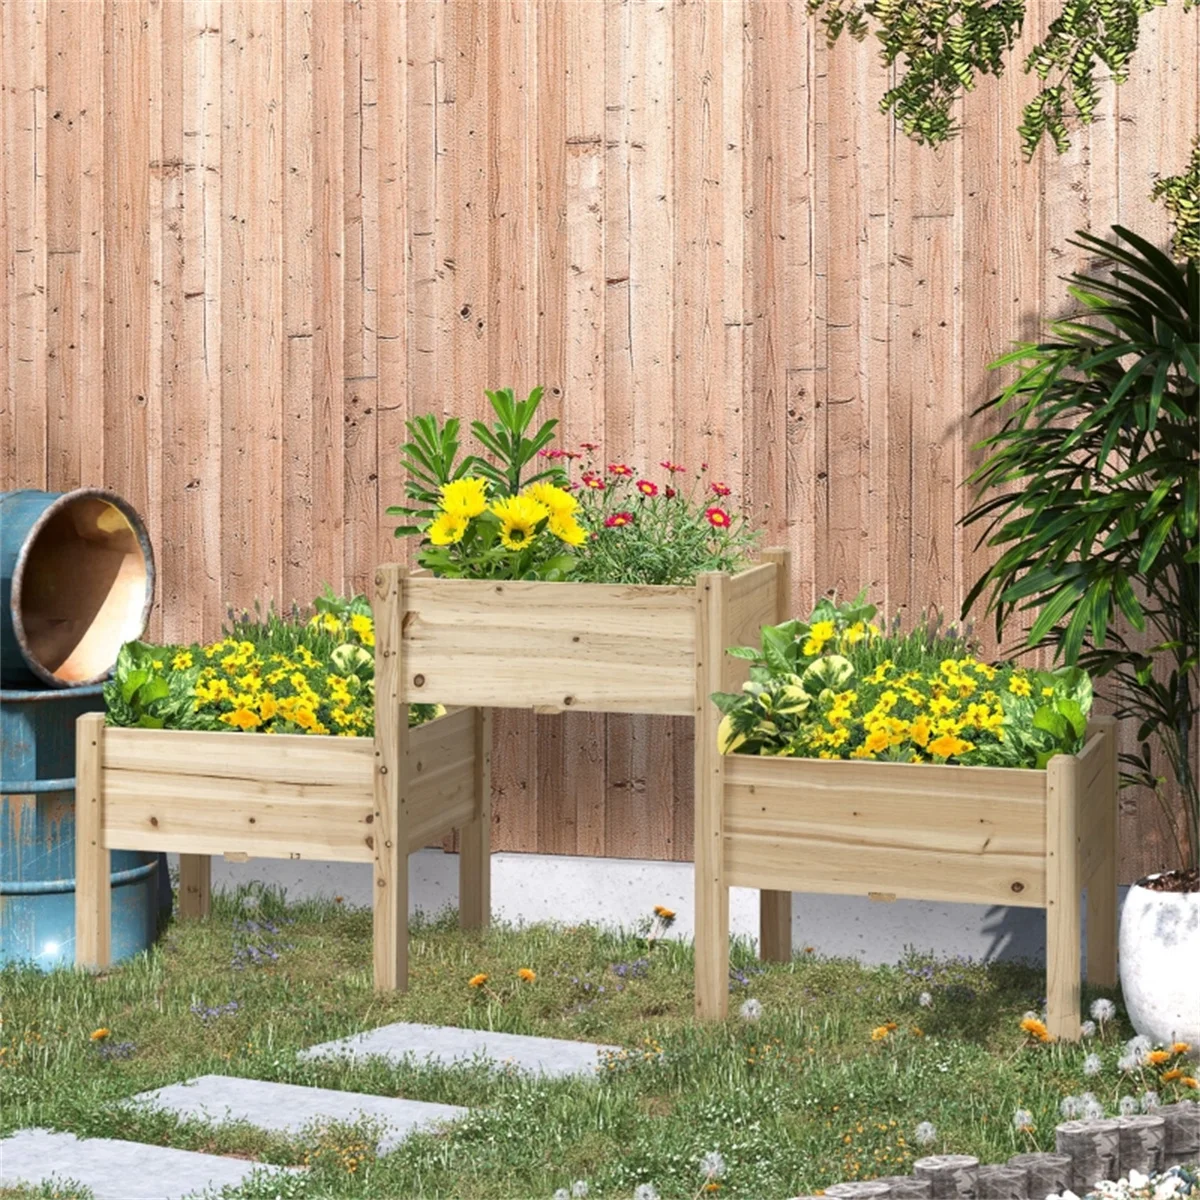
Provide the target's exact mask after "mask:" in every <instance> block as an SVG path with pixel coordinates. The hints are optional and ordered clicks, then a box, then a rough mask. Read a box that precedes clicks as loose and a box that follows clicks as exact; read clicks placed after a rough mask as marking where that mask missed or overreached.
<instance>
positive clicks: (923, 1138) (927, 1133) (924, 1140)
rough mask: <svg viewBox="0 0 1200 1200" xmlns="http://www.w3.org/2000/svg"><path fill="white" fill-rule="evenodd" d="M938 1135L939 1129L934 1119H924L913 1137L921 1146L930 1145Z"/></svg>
mask: <svg viewBox="0 0 1200 1200" xmlns="http://www.w3.org/2000/svg"><path fill="white" fill-rule="evenodd" d="M936 1137H937V1129H936V1128H935V1127H934V1124H933V1122H932V1121H922V1122H921V1123H920V1125H918V1126H917V1127H916V1129H914V1130H913V1139H914V1140H915V1141H916V1142H917V1143H918V1145H921V1146H928V1145H929V1144H930V1142H932V1141H933V1140H934V1138H936Z"/></svg>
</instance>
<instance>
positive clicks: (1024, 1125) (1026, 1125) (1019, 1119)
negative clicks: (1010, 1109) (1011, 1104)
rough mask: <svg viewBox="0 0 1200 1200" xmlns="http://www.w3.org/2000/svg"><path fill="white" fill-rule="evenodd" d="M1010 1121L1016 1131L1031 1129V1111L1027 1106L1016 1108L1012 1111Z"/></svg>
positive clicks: (1021, 1131)
mask: <svg viewBox="0 0 1200 1200" xmlns="http://www.w3.org/2000/svg"><path fill="white" fill-rule="evenodd" d="M1012 1123H1013V1128H1014V1129H1015V1130H1016V1131H1017V1132H1018V1133H1023V1132H1024V1131H1025V1130H1026V1129H1032V1128H1033V1113H1031V1112H1030V1111H1029V1109H1027V1108H1018V1109H1017V1111H1016V1112H1015V1113H1013V1119H1012Z"/></svg>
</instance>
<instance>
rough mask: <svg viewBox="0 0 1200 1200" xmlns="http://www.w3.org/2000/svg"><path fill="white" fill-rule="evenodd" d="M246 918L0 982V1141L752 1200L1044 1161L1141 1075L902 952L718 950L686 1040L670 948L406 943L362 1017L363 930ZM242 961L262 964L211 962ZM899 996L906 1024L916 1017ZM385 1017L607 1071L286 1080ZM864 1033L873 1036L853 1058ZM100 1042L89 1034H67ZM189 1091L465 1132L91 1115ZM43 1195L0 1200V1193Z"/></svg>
mask: <svg viewBox="0 0 1200 1200" xmlns="http://www.w3.org/2000/svg"><path fill="white" fill-rule="evenodd" d="M255 900H256V901H257V902H256V904H255ZM251 904H254V905H255V906H254V907H250V906H248V905H247V901H246V893H245V892H239V893H238V895H236V896H226V897H219V898H218V899H217V900H216V901H215V902H214V912H213V916H212V918H211V919H210V920H208V921H206V922H181V923H176V924H174V925H172V926H171V927H170V929H169V930H168V932H167V934H166V936H165V937H164V939H163V940H162V941H161V942H160V943H159V945H158V946H156V947H155V949H154V950H153V951H152V952H150V953H149V954H146V955H143V956H140V957H139V958H138V959H136V960H134V961H132V962H130V963H128V964H126V965H123V966H121V967H119V968H116V969H114V970H112V971H110V972H108V973H106V974H103V975H100V976H96V977H93V976H88V975H86V974H82V973H75V972H70V971H59V972H55V973H53V974H48V975H41V974H38V973H36V972H32V971H25V970H17V969H13V968H9V969H7V970H5V971H3V972H0V1015H2V1017H3V1026H2V1027H0V1045H3V1052H2V1053H0V1062H2V1063H3V1066H0V1134H4V1133H7V1132H9V1131H11V1130H14V1129H18V1128H22V1127H27V1126H35V1125H37V1126H45V1127H49V1128H54V1129H62V1130H69V1131H71V1132H74V1133H76V1134H78V1135H80V1136H87V1135H91V1136H103V1137H122V1138H127V1139H133V1140H139V1141H145V1142H153V1143H156V1144H162V1145H172V1146H176V1147H179V1148H181V1149H190V1150H204V1151H210V1152H215V1153H225V1154H239V1155H242V1156H245V1157H248V1158H252V1159H255V1160H258V1161H261V1162H264V1163H278V1164H301V1163H306V1162H307V1163H308V1164H309V1165H310V1166H311V1167H312V1170H311V1171H310V1172H309V1174H308V1175H307V1176H306V1177H305V1178H304V1179H302V1180H299V1181H287V1182H285V1183H283V1184H280V1183H279V1182H278V1181H274V1182H270V1183H267V1182H266V1181H264V1183H263V1185H262V1186H261V1187H258V1186H257V1185H251V1186H249V1187H247V1188H245V1189H243V1190H242V1191H241V1192H239V1193H237V1194H238V1195H239V1196H245V1197H251V1196H253V1197H258V1196H259V1195H261V1196H263V1197H266V1198H267V1200H271V1198H272V1197H274V1196H276V1195H280V1196H282V1197H283V1200H288V1198H289V1197H293V1196H294V1197H300V1196H303V1197H329V1198H341V1197H372V1198H378V1197H480V1198H488V1197H495V1198H504V1200H513V1198H515V1197H534V1198H537V1197H546V1198H548V1197H550V1195H551V1194H552V1193H553V1191H554V1190H555V1189H556V1188H559V1187H564V1186H568V1187H569V1186H570V1184H571V1183H572V1181H574V1180H577V1179H586V1180H587V1181H588V1182H589V1184H590V1189H591V1192H590V1194H591V1196H593V1197H597V1196H603V1197H626V1198H628V1197H629V1196H630V1195H631V1194H632V1192H633V1189H634V1187H635V1186H636V1185H637V1184H638V1183H640V1182H646V1181H649V1182H653V1183H654V1185H655V1186H656V1187H657V1188H658V1190H659V1192H660V1193H661V1195H662V1196H663V1198H664V1200H667V1198H675V1197H680V1198H682V1197H692V1196H694V1195H695V1194H696V1191H697V1188H698V1187H699V1186H700V1183H701V1182H702V1181H701V1180H700V1178H699V1176H698V1175H697V1165H696V1164H697V1161H698V1159H699V1158H700V1156H701V1155H702V1154H704V1153H705V1152H706V1151H709V1150H719V1151H720V1152H721V1153H722V1154H723V1155H724V1157H725V1159H726V1162H727V1164H728V1172H727V1175H726V1178H725V1180H724V1181H723V1183H722V1187H721V1191H720V1194H721V1195H722V1196H729V1197H748V1198H749V1197H752V1198H754V1200H772V1198H775V1197H779V1198H783V1197H787V1196H794V1195H796V1194H798V1193H803V1192H806V1191H812V1190H814V1189H817V1188H820V1187H822V1186H825V1185H828V1184H830V1183H833V1182H835V1181H836V1180H839V1179H848V1178H856V1177H863V1178H865V1177H870V1176H872V1175H876V1174H890V1173H897V1172H901V1173H902V1172H905V1171H907V1170H908V1169H909V1167H910V1164H911V1162H912V1160H913V1159H914V1158H915V1157H917V1156H919V1155H920V1154H922V1153H929V1152H930V1151H936V1150H945V1151H954V1152H965V1153H971V1154H976V1155H978V1156H979V1157H980V1158H981V1159H983V1160H984V1161H1000V1160H1003V1159H1005V1158H1007V1157H1008V1156H1009V1155H1011V1154H1013V1153H1015V1152H1017V1151H1018V1150H1022V1149H1031V1148H1040V1149H1045V1148H1047V1147H1049V1146H1051V1145H1052V1142H1053V1127H1054V1125H1055V1123H1056V1122H1057V1120H1059V1119H1060V1118H1059V1117H1058V1104H1059V1101H1060V1100H1061V1099H1062V1097H1063V1096H1064V1095H1067V1094H1068V1093H1079V1092H1081V1091H1083V1090H1084V1089H1088V1088H1090V1090H1092V1091H1094V1092H1095V1093H1096V1094H1097V1096H1098V1097H1099V1098H1100V1099H1101V1100H1103V1101H1105V1102H1106V1103H1107V1104H1109V1105H1110V1106H1113V1105H1115V1103H1116V1101H1117V1099H1118V1097H1119V1095H1121V1094H1122V1093H1123V1092H1125V1093H1135V1092H1140V1091H1141V1090H1142V1088H1144V1087H1146V1086H1150V1085H1153V1082H1154V1081H1153V1080H1152V1079H1150V1078H1147V1079H1144V1080H1137V1079H1133V1080H1130V1079H1126V1080H1125V1081H1124V1082H1122V1080H1121V1077H1119V1076H1118V1074H1117V1071H1116V1067H1115V1061H1116V1058H1117V1056H1118V1054H1119V1053H1120V1042H1121V1039H1122V1037H1125V1036H1128V1034H1129V1031H1128V1030H1126V1029H1124V1028H1114V1029H1110V1030H1109V1031H1108V1033H1107V1035H1106V1037H1105V1038H1104V1040H1103V1042H1102V1043H1098V1042H1093V1043H1091V1044H1090V1045H1089V1046H1088V1047H1087V1048H1080V1047H1074V1046H1058V1045H1051V1046H1036V1047H1034V1046H1028V1045H1026V1044H1025V1039H1024V1036H1023V1035H1022V1033H1021V1032H1020V1030H1019V1029H1018V1022H1019V1020H1020V1018H1021V1016H1022V1015H1023V1014H1024V1013H1025V1012H1026V1010H1028V1009H1031V1008H1037V1007H1039V1005H1040V1002H1041V997H1042V994H1043V991H1044V977H1043V975H1042V974H1041V973H1040V972H1039V971H1034V970H1030V969H1027V968H1025V967H1022V966H1018V965H1012V964H996V965H992V966H990V967H984V966H980V965H973V964H968V963H962V962H949V963H930V962H926V961H924V960H918V959H916V958H912V959H910V960H909V961H907V962H906V963H905V964H903V965H901V966H898V967H891V968H871V969H868V968H864V967H861V966H859V965H857V964H855V963H853V962H850V961H838V960H822V959H819V958H815V957H814V956H812V955H803V956H801V957H800V958H798V959H796V960H795V961H793V962H791V963H789V964H786V965H772V966H769V967H766V968H765V969H763V970H761V971H759V970H758V967H757V964H755V963H754V960H753V958H752V956H751V954H750V951H749V948H748V947H747V946H745V945H742V944H738V945H735V947H734V963H735V966H736V967H737V968H739V969H740V970H742V971H743V972H744V973H745V974H744V978H745V980H746V984H742V983H741V982H736V981H735V985H734V994H733V997H732V1006H731V1007H732V1011H733V1012H734V1013H736V1012H737V1009H738V1006H739V1005H740V1003H741V1001H742V1000H743V999H744V998H745V997H746V996H748V995H752V996H754V997H756V998H757V999H758V1000H759V1001H761V1003H762V1005H763V1016H762V1018H761V1020H759V1021H758V1022H746V1021H743V1020H740V1019H739V1018H737V1017H736V1016H734V1017H732V1018H731V1019H730V1020H729V1021H728V1022H726V1023H723V1024H719V1025H715V1026H708V1027H702V1026H698V1025H697V1024H695V1023H694V1022H693V1021H692V1019H691V1012H692V979H691V971H692V956H691V949H690V947H688V946H685V945H682V944H679V943H675V942H659V943H657V944H655V945H654V946H653V947H652V948H650V949H649V950H648V949H647V948H646V944H645V941H644V940H643V939H639V938H638V937H636V936H633V935H627V936H625V935H617V934H613V933H610V932H604V931H602V930H598V929H595V928H591V927H582V928H565V929H563V928H548V927H542V926H538V927H533V928H524V929H509V928H494V929H492V930H490V931H488V932H486V933H483V934H465V933H462V932H460V931H459V930H458V929H457V928H456V927H455V925H454V923H453V918H452V917H449V916H448V917H444V918H439V919H436V920H431V921H425V922H422V923H420V924H418V925H417V927H416V929H415V931H414V933H413V936H412V939H411V988H410V991H409V993H408V994H407V995H406V996H378V995H375V994H374V993H373V991H372V988H371V969H370V927H371V921H370V915H369V913H366V912H362V911H353V910H346V909H344V908H343V907H342V906H340V905H337V904H333V903H328V904H303V905H299V906H295V907H291V908H285V907H284V906H283V904H282V902H281V901H280V900H279V898H278V897H277V896H275V895H273V894H271V893H269V892H267V893H255V894H254V895H253V896H252V897H251ZM248 918H252V919H256V920H260V921H261V920H264V919H265V920H270V921H271V922H273V923H274V924H275V928H276V929H277V932H276V933H270V932H265V933H264V932H261V931H259V932H255V931H247V930H246V929H245V928H239V923H240V922H244V921H245V920H246V919H248ZM249 945H255V946H258V947H259V958H260V961H261V962H262V965H253V963H251V965H245V966H243V967H241V968H237V967H235V966H233V965H232V962H233V960H234V959H235V957H237V956H238V955H239V952H240V957H241V959H243V960H245V959H247V957H248V955H247V953H246V951H245V947H246V946H249ZM263 947H270V948H272V949H273V951H274V953H276V954H277V955H278V958H277V959H271V958H270V956H269V955H267V954H265V953H263ZM638 959H645V960H646V961H647V967H646V971H645V973H644V974H638V975H636V977H635V975H634V974H628V975H627V976H626V977H625V978H624V980H622V979H621V978H620V977H619V976H618V975H617V974H615V973H614V971H613V969H612V968H613V966H614V964H620V963H630V962H635V961H636V960H638ZM521 967H529V968H532V969H533V970H535V971H536V972H537V975H538V977H537V979H536V981H535V982H533V983H522V982H520V981H519V980H518V978H517V974H516V973H517V970H518V969H519V968H521ZM476 972H486V973H487V975H488V976H489V983H488V987H487V989H486V990H485V989H472V988H471V987H469V986H468V983H467V981H468V979H469V978H470V977H471V976H472V975H473V974H474V973H476ZM600 988H603V989H604V990H603V992H601V991H600V990H599V989H600ZM923 990H925V991H929V992H930V993H931V994H932V996H933V1004H932V1006H931V1007H928V1008H923V1007H920V1006H919V1004H918V997H919V995H920V993H921V992H922V991H923ZM232 1001H235V1002H236V1004H237V1008H236V1010H232V1009H231V1010H227V1011H224V1012H222V1013H220V1014H219V1015H216V1016H212V1017H211V1018H210V1019H209V1020H208V1021H204V1020H201V1019H200V1017H199V1016H197V1015H196V1013H195V1012H193V1006H194V1005H200V1006H206V1007H208V1008H212V1009H216V1008H218V1007H219V1006H223V1005H227V1004H229V1003H230V1002H232ZM397 1020H410V1021H426V1022H432V1023H438V1024H456V1025H466V1026H475V1027H480V1028H490V1029H497V1030H508V1031H513V1032H520V1033H533V1034H542V1035H548V1036H555V1037H564V1038H581V1039H589V1040H597V1041H604V1042H610V1043H615V1044H619V1045H621V1046H623V1047H626V1048H627V1053H626V1055H625V1056H624V1057H623V1058H622V1059H621V1060H619V1061H617V1062H615V1063H614V1064H613V1065H612V1067H611V1068H609V1069H607V1070H606V1071H605V1072H604V1073H603V1078H602V1079H601V1080H600V1081H599V1082H598V1083H597V1082H593V1081H559V1082H531V1081H528V1080H525V1079H521V1078H518V1077H514V1076H510V1075H499V1076H495V1077H489V1076H488V1075H487V1074H486V1073H485V1072H484V1071H483V1070H481V1069H479V1068H467V1067H464V1068H460V1069H453V1070H444V1069H430V1068H427V1067H417V1066H403V1067H391V1066H386V1065H384V1064H382V1063H379V1062H374V1063H370V1064H363V1065H358V1066H349V1065H347V1064H345V1063H325V1064H316V1063H301V1062H298V1061H297V1058H296V1055H297V1052H298V1051H299V1050H301V1049H303V1048H304V1047H306V1046H309V1045H312V1044H313V1043H315V1042H320V1041H326V1040H329V1039H332V1038H336V1037H341V1036H344V1035H346V1034H350V1033H354V1032H356V1031H359V1030H365V1029H371V1028H374V1027H376V1026H378V1025H382V1024H385V1023H387V1022H390V1021H397ZM887 1021H894V1022H896V1024H897V1029H896V1030H895V1031H894V1032H893V1033H890V1034H889V1035H888V1036H887V1037H886V1038H883V1039H881V1040H879V1041H872V1039H871V1031H872V1029H873V1028H874V1027H877V1026H879V1025H881V1024H882V1023H884V1022H887ZM914 1025H919V1026H920V1027H921V1030H922V1034H921V1035H918V1034H916V1033H914V1032H912V1027H913V1026H914ZM100 1028H105V1029H108V1030H109V1034H108V1037H107V1038H106V1039H104V1040H102V1041H98V1042H97V1041H93V1040H91V1034H92V1033H93V1031H94V1030H97V1029H100ZM123 1043H132V1046H131V1047H127V1050H128V1053H127V1056H126V1057H119V1056H118V1055H117V1054H114V1053H113V1048H119V1047H121V1046H122V1044H123ZM104 1047H108V1048H109V1049H108V1050H107V1051H106V1050H104V1049H103V1048H104ZM1087 1049H1098V1050H1099V1052H1100V1053H1101V1055H1102V1057H1103V1059H1104V1063H1105V1067H1104V1071H1103V1072H1102V1074H1101V1075H1099V1076H1097V1077H1095V1078H1091V1079H1085V1078H1084V1076H1083V1074H1082V1062H1083V1058H1084V1054H1085V1053H1086V1050H1087ZM207 1073H226V1074H234V1075H242V1076H247V1077H254V1078H260V1079H271V1080H277V1081H281V1082H289V1083H302V1084H314V1085H319V1086H323V1087H331V1088H340V1089H345V1090H348V1091H364V1092H377V1093H381V1094H385V1095H401V1096H406V1097H410V1098H413V1099H420V1100H432V1101H442V1102H446V1103H451V1104H461V1105H470V1106H473V1107H475V1108H476V1110H477V1111H476V1112H474V1113H473V1114H472V1115H471V1116H470V1117H468V1118H467V1119H466V1120H464V1121H463V1122H461V1123H460V1124H458V1125H457V1126H455V1127H453V1128H451V1129H449V1130H446V1131H442V1132H436V1133H431V1134H428V1135H423V1136H420V1137H416V1138H414V1139H412V1140H411V1141H409V1142H407V1143H406V1144H405V1145H404V1146H402V1147H401V1148H400V1149H399V1150H397V1151H395V1152H393V1153H392V1154H390V1155H388V1156H386V1157H385V1158H383V1159H378V1160H376V1159H375V1158H374V1157H373V1155H372V1153H371V1152H370V1150H369V1149H367V1146H368V1144H369V1143H370V1140H371V1139H370V1136H369V1134H370V1131H369V1130H366V1129H360V1128H353V1127H350V1128H335V1129H328V1130H323V1131H322V1130H311V1131H307V1132H306V1134H305V1135H304V1136H302V1137H299V1138H295V1139H291V1138H287V1137H281V1136H279V1135H276V1134H268V1133H263V1132H260V1131H257V1130H253V1129H250V1128H248V1127H245V1126H237V1125H227V1126H223V1127H220V1128H214V1127H212V1126H209V1125H206V1124H203V1123H200V1122H194V1121H192V1122H180V1121H177V1120H175V1119H173V1118H170V1117H167V1116H162V1115H152V1114H145V1113H134V1112H131V1111H130V1110H128V1109H123V1108H122V1107H121V1106H120V1105H119V1104H118V1102H119V1101H121V1100H122V1099H123V1098H125V1097H128V1096H130V1095H132V1094H134V1093H136V1092H139V1091H143V1090H146V1089H149V1088H154V1087H160V1086H162V1085H164V1084H167V1083H173V1082H177V1081H179V1080H183V1079H186V1078H188V1077H190V1076H194V1075H201V1074H207ZM1162 1091H1163V1098H1164V1101H1165V1100H1166V1099H1168V1098H1169V1095H1170V1093H1169V1089H1162ZM1018 1107H1021V1108H1025V1109H1028V1110H1030V1111H1032V1113H1033V1114H1034V1118H1035V1130H1034V1132H1033V1133H1032V1134H1021V1133H1018V1132H1017V1131H1015V1130H1014V1129H1013V1127H1012V1114H1013V1112H1014V1110H1016V1109H1017V1108H1018ZM921 1121H931V1122H933V1124H934V1125H935V1126H936V1127H937V1130H938V1134H937V1139H936V1141H935V1142H934V1143H933V1145H931V1146H928V1147H917V1146H914V1145H913V1138H912V1133H913V1130H914V1128H915V1126H916V1125H917V1123H918V1122H921ZM351 1168H353V1169H351ZM53 1194H54V1193H52V1192H50V1191H46V1192H37V1191H31V1192H30V1191H26V1192H19V1191H18V1192H4V1191H2V1190H0V1200H8V1198H9V1197H10V1196H11V1197H12V1200H18V1198H19V1200H34V1198H35V1197H49V1196H51V1195H53ZM62 1194H63V1195H64V1196H66V1195H69V1194H73V1193H71V1192H70V1191H69V1190H68V1191H65V1192H63V1193H62Z"/></svg>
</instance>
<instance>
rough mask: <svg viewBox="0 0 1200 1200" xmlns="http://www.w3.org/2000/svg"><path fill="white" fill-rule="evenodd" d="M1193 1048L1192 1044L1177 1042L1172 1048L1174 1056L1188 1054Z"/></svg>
mask: <svg viewBox="0 0 1200 1200" xmlns="http://www.w3.org/2000/svg"><path fill="white" fill-rule="evenodd" d="M1191 1048H1192V1046H1191V1043H1190V1042H1176V1043H1175V1044H1174V1045H1173V1046H1172V1047H1171V1053H1172V1054H1186V1053H1187V1052H1188V1051H1189V1050H1190V1049H1191Z"/></svg>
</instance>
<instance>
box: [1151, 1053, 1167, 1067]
mask: <svg viewBox="0 0 1200 1200" xmlns="http://www.w3.org/2000/svg"><path fill="white" fill-rule="evenodd" d="M1170 1060H1171V1052H1170V1050H1151V1051H1150V1053H1149V1054H1148V1055H1147V1056H1146V1061H1147V1062H1148V1063H1149V1064H1150V1065H1151V1066H1152V1067H1161V1066H1162V1065H1163V1063H1165V1062H1170Z"/></svg>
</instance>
